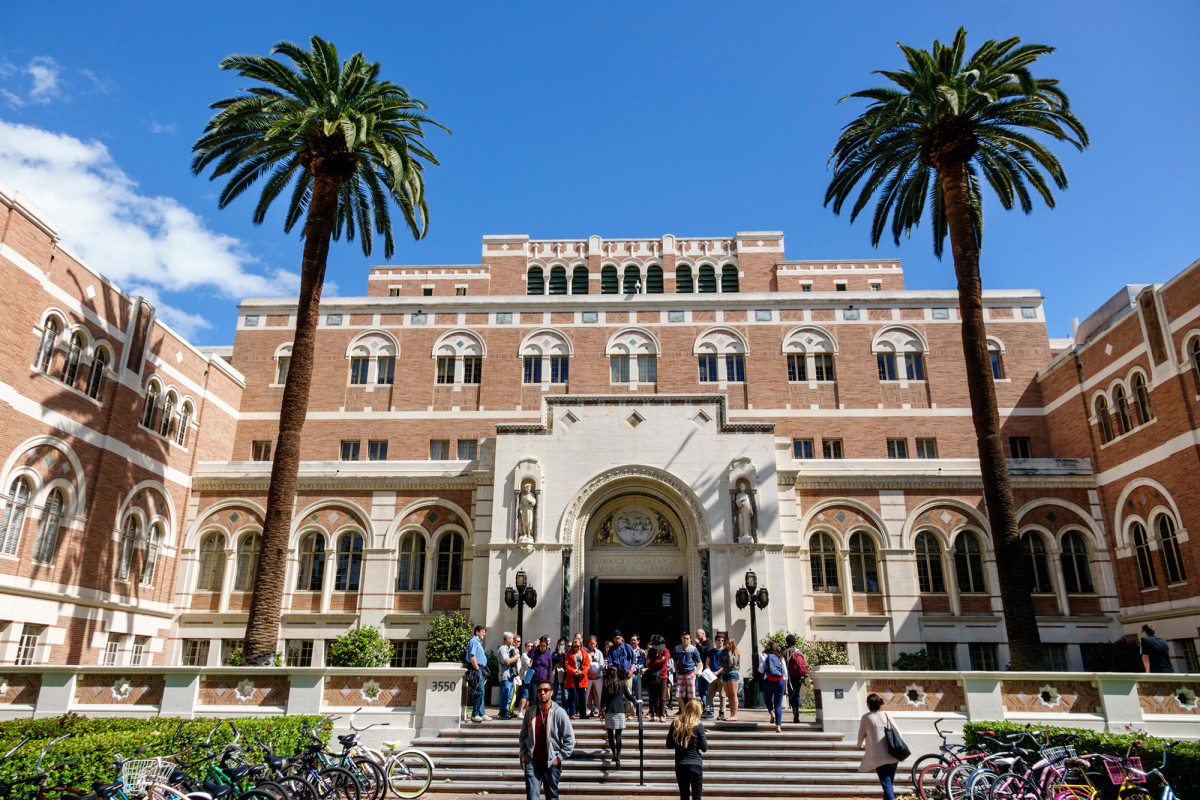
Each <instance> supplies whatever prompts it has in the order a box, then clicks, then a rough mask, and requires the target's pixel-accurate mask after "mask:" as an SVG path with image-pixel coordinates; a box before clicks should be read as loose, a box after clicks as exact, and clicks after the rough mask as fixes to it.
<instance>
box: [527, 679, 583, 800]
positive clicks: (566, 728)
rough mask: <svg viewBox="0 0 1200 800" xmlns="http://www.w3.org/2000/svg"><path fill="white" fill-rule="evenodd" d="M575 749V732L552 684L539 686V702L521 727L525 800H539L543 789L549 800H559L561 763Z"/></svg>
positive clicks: (547, 683)
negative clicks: (555, 694)
mask: <svg viewBox="0 0 1200 800" xmlns="http://www.w3.org/2000/svg"><path fill="white" fill-rule="evenodd" d="M574 749H575V729H574V728H572V727H571V718H570V716H568V715H567V712H566V711H565V710H564V709H563V708H562V706H560V705H558V704H557V703H555V702H554V694H553V687H552V686H551V685H550V681H547V680H542V681H538V684H537V703H535V704H534V705H531V706H530V707H529V710H528V711H526V712H525V722H524V723H523V724H522V725H521V769H522V770H523V771H524V773H525V797H526V800H538V796H539V795H540V794H541V790H542V787H543V786H544V787H545V788H546V800H558V780H559V778H560V777H561V776H562V764H563V762H564V761H566V760H567V759H568V758H570V757H571V752H572V751H573V750H574Z"/></svg>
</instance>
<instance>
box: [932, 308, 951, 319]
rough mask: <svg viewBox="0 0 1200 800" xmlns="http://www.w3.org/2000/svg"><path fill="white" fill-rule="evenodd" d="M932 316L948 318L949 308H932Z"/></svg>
mask: <svg viewBox="0 0 1200 800" xmlns="http://www.w3.org/2000/svg"><path fill="white" fill-rule="evenodd" d="M933 318H934V319H950V309H948V308H935V309H934V310H933Z"/></svg>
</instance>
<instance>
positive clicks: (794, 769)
mask: <svg viewBox="0 0 1200 800" xmlns="http://www.w3.org/2000/svg"><path fill="white" fill-rule="evenodd" d="M734 760H735V759H730V758H726V759H718V758H707V757H706V758H705V759H704V763H705V769H706V770H708V769H719V770H722V771H726V770H728V769H729V766H730V765H729V764H728V763H723V762H729V761H734ZM515 763H516V757H515V756H513V754H512V753H509V754H507V755H504V756H491V757H486V756H485V757H476V756H460V757H445V758H437V759H434V764H435V766H436V768H437V769H442V768H445V769H453V770H465V769H472V768H474V769H491V770H504V769H507V768H511V767H513V765H514V764H515ZM610 763H611V759H610V757H609V755H608V753H587V754H584V755H583V756H582V757H581V756H580V754H579V753H578V751H576V753H575V754H574V755H572V756H571V764H572V765H575V764H580V765H584V766H588V767H589V768H594V767H601V768H606V767H607V765H609V764H610ZM644 763H645V765H646V769H647V770H651V769H654V770H674V769H675V759H674V757H673V756H672V757H661V758H646V759H645V760H644ZM622 764H623V767H624V769H625V770H629V769H635V770H636V769H637V765H638V758H637V753H636V752H631V751H629V750H625V751H624V752H623V759H622ZM737 768H738V769H739V770H745V771H770V770H786V771H787V772H790V773H792V774H802V773H804V774H807V773H810V772H812V773H817V774H819V775H825V774H828V773H831V772H845V771H847V770H848V769H851V768H853V769H857V768H858V761H857V759H855V760H853V761H802V760H794V759H791V758H773V759H769V760H738V761H737Z"/></svg>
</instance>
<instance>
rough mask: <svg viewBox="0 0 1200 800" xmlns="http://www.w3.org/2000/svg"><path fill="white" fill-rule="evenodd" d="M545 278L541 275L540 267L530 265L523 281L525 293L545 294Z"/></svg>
mask: <svg viewBox="0 0 1200 800" xmlns="http://www.w3.org/2000/svg"><path fill="white" fill-rule="evenodd" d="M545 293H546V280H545V278H543V277H542V268H541V267H530V268H529V275H528V276H527V279H526V281H525V294H545Z"/></svg>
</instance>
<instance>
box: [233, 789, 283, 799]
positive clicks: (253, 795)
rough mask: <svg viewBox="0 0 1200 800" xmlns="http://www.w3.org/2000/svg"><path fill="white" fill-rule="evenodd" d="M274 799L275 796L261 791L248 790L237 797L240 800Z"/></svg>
mask: <svg viewBox="0 0 1200 800" xmlns="http://www.w3.org/2000/svg"><path fill="white" fill-rule="evenodd" d="M231 796H232V795H231ZM274 798H275V795H273V794H271V793H270V792H264V791H261V790H259V789H247V790H246V791H244V792H242V793H241V794H239V795H237V799H238V800H274Z"/></svg>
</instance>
